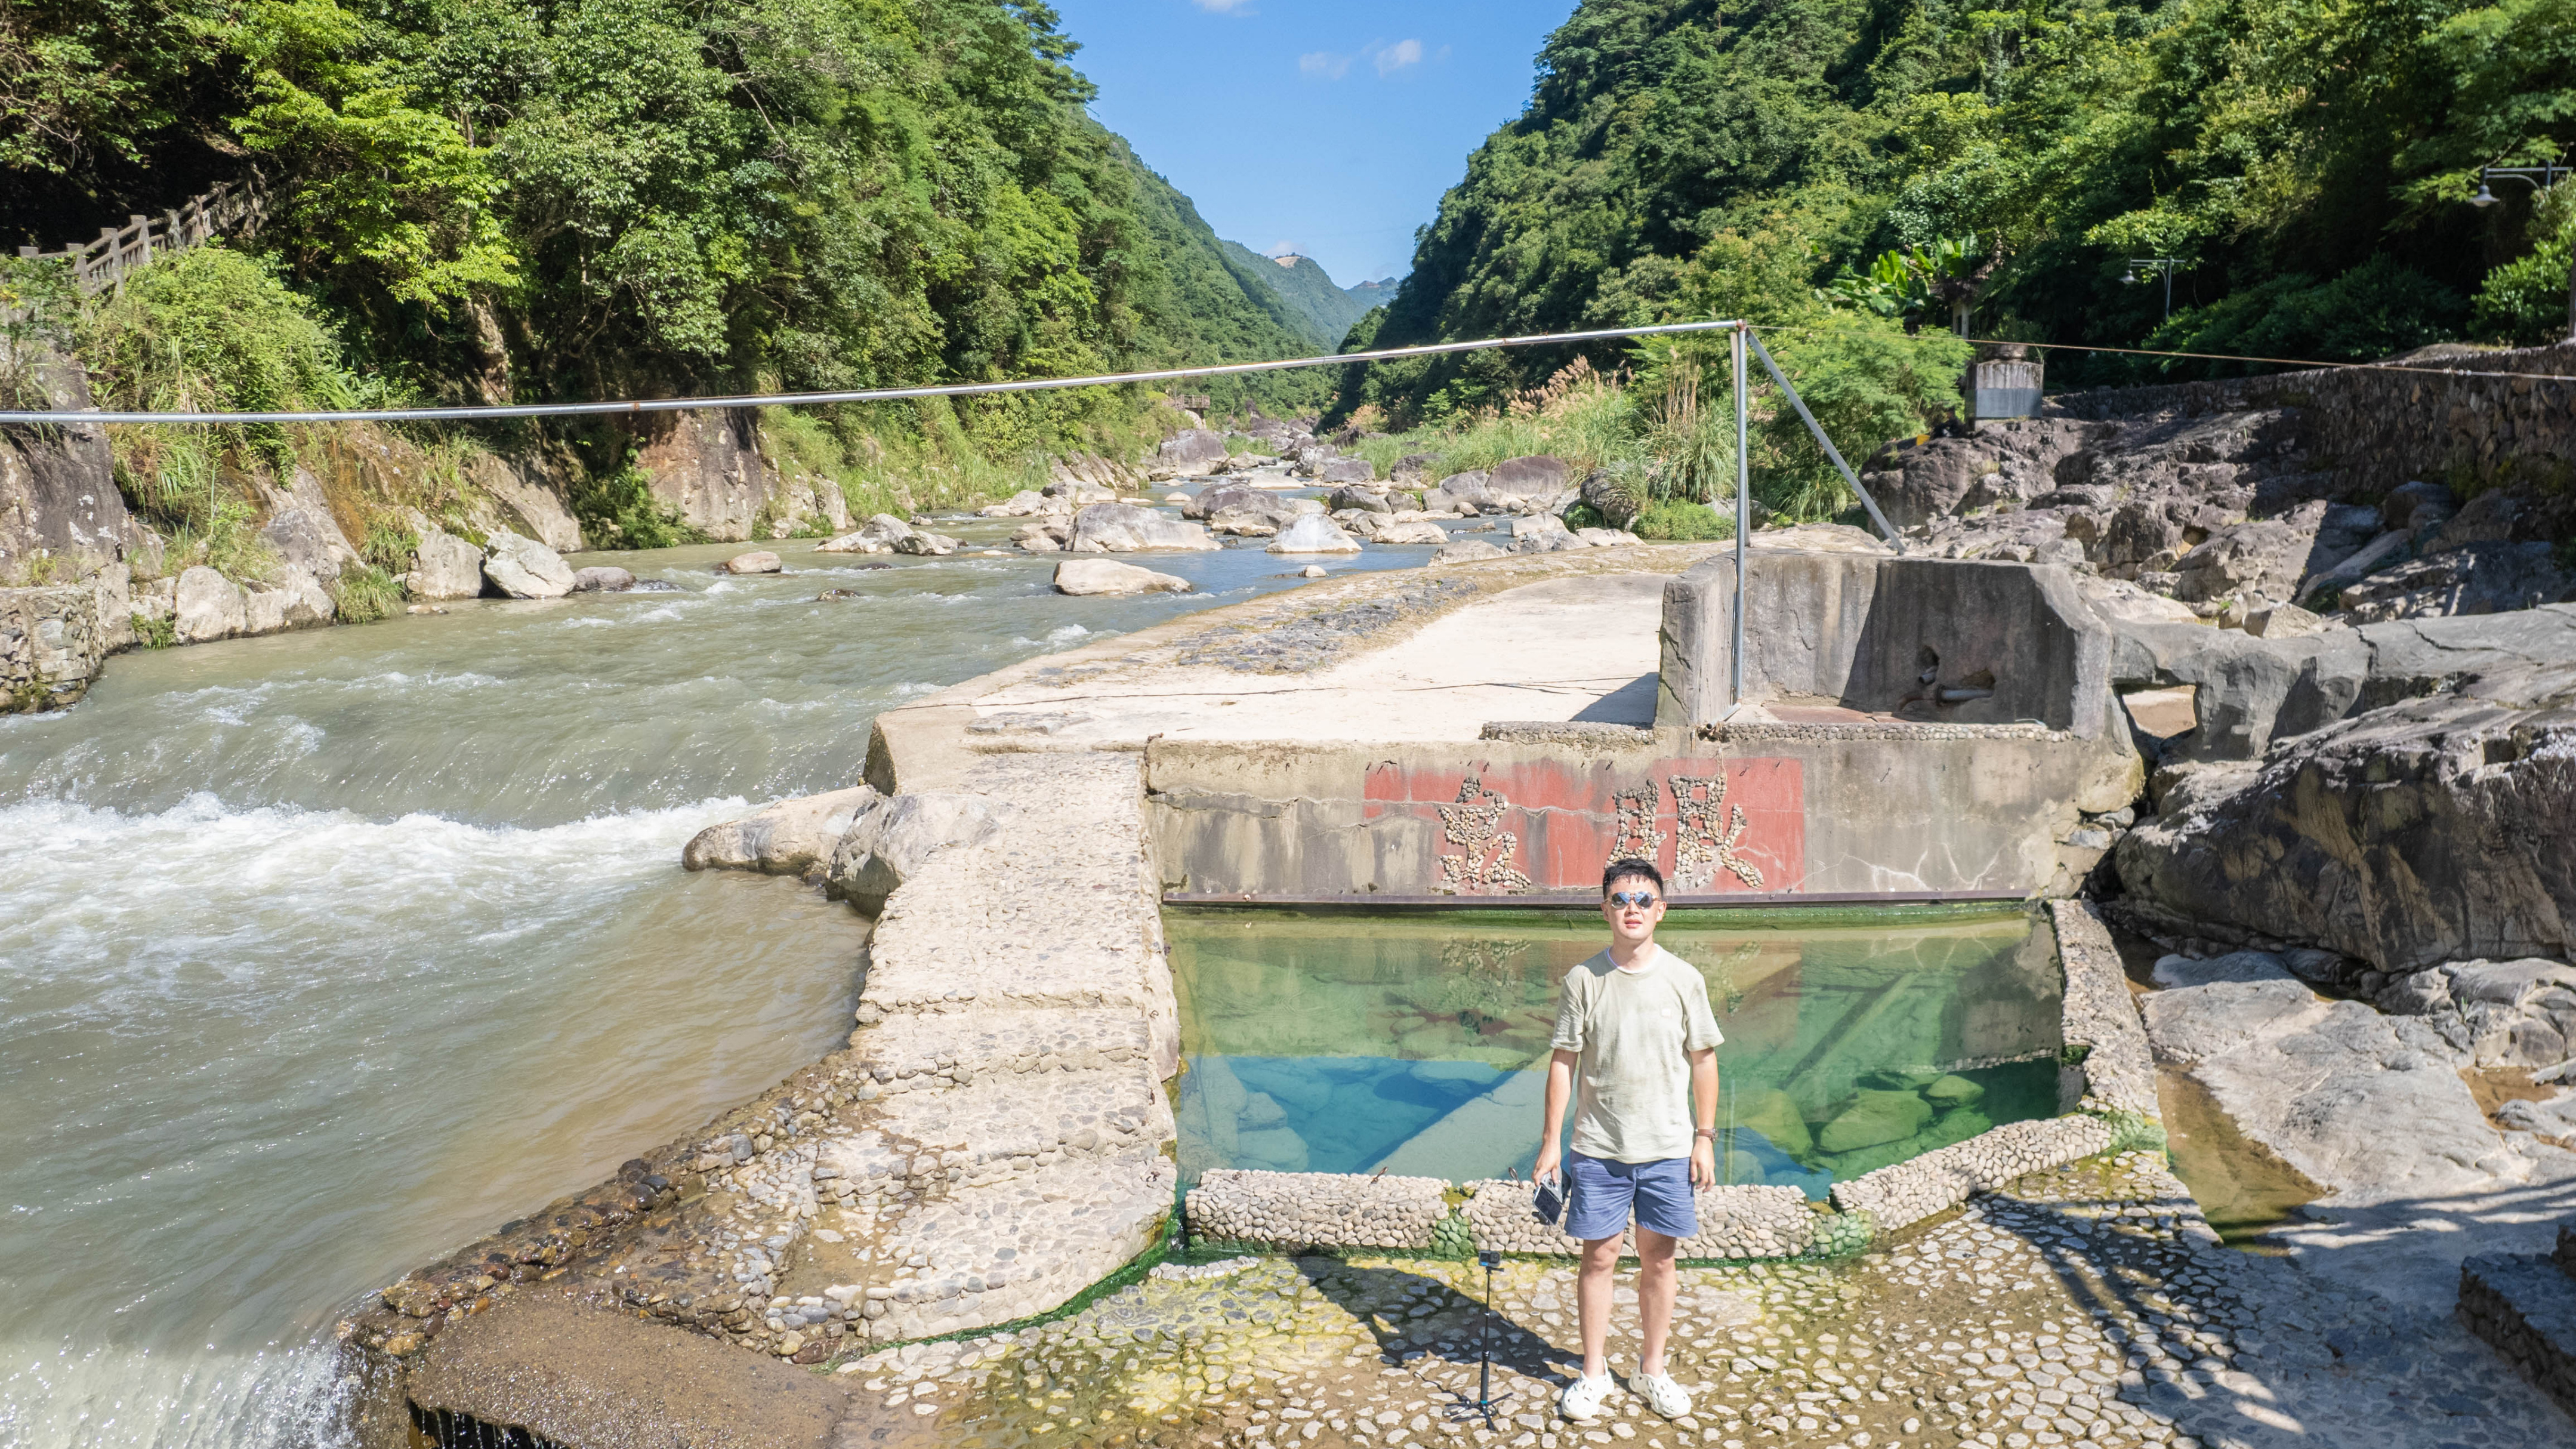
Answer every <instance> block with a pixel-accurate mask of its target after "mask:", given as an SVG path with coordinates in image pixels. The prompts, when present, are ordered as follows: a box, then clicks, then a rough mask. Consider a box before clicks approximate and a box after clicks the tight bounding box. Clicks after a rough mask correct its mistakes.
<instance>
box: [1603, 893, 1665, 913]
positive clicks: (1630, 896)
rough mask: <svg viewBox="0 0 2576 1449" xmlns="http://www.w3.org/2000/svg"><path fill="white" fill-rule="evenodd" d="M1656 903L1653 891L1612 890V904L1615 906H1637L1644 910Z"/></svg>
mask: <svg viewBox="0 0 2576 1449" xmlns="http://www.w3.org/2000/svg"><path fill="white" fill-rule="evenodd" d="M1654 903H1655V893H1654V892H1653V891H1612V892H1611V893H1610V904H1612V905H1614V906H1635V907H1636V908H1637V909H1638V910H1641V911H1642V910H1644V909H1645V908H1647V907H1648V906H1651V905H1653V904H1654Z"/></svg>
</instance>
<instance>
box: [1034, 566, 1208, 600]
mask: <svg viewBox="0 0 2576 1449" xmlns="http://www.w3.org/2000/svg"><path fill="white" fill-rule="evenodd" d="M1055 591H1056V592H1057V593H1059V594H1075V595H1089V594H1153V593H1170V594H1186V593H1188V592H1189V591H1190V581H1189V580H1187V579H1185V578H1181V577H1179V576H1177V575H1174V574H1158V573H1156V572H1154V571H1153V570H1152V569H1146V568H1138V567H1137V566H1136V565H1134V564H1125V563H1120V562H1118V561H1117V560H1115V559H1106V558H1069V559H1066V560H1065V561H1063V562H1062V563H1059V564H1057V565H1056V566H1055Z"/></svg>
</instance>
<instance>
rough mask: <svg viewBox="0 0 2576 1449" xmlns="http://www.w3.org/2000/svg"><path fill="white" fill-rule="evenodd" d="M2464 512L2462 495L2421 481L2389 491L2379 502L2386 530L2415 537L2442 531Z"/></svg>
mask: <svg viewBox="0 0 2576 1449" xmlns="http://www.w3.org/2000/svg"><path fill="white" fill-rule="evenodd" d="M2459 511H2460V495H2458V494H2457V493H2454V492H2452V491H2451V490H2450V489H2449V488H2446V487H2444V486H2443V485H2441V484H2439V483H2427V482H2424V481H2422V480H2421V479H2418V480H2416V481H2414V482H2411V483H2401V484H2399V485H2398V486H2396V487H2394V488H2391V489H2389V490H2388V496H2387V497H2385V498H2382V499H2381V500H2379V521H2380V526H2381V527H2383V528H2389V529H2394V530H2397V531H2399V532H2402V533H2413V532H2415V531H2416V530H2417V529H2418V528H2427V527H2429V528H2438V527H2440V526H2441V525H2442V523H2443V522H2444V521H2445V520H2447V519H2449V518H2450V517H2451V516H2452V515H2453V514H2456V513H2458V512H2459Z"/></svg>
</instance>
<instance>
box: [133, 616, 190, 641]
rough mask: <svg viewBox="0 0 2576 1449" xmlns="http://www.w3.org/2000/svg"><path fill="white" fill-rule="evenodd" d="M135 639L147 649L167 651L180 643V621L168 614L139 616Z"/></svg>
mask: <svg viewBox="0 0 2576 1449" xmlns="http://www.w3.org/2000/svg"><path fill="white" fill-rule="evenodd" d="M134 637H135V639H136V640H137V641H139V642H140V643H141V644H142V645H143V647H144V648H146V649H167V648H169V647H170V646H171V645H173V644H176V643H178V642H179V621H178V620H176V619H173V618H171V617H170V616H169V615H167V614H137V615H135V616H134Z"/></svg>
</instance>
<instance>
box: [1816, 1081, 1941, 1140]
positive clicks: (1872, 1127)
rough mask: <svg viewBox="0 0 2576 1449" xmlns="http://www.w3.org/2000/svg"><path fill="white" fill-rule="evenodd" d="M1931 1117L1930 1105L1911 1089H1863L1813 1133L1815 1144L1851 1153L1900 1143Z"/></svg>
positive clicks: (1920, 1128)
mask: <svg viewBox="0 0 2576 1449" xmlns="http://www.w3.org/2000/svg"><path fill="white" fill-rule="evenodd" d="M1931 1120H1932V1105H1931V1104H1930V1103H1928V1102H1926V1101H1924V1100H1923V1098H1922V1097H1920V1096H1919V1095H1917V1094H1915V1093H1913V1092H1871V1091H1864V1092H1860V1093H1857V1094H1855V1095H1854V1096H1853V1098H1852V1103H1851V1105H1850V1106H1848V1107H1845V1108H1844V1109H1843V1110H1842V1111H1841V1112H1839V1113H1837V1114H1835V1116H1834V1119H1833V1120H1832V1121H1830V1122H1827V1123H1826V1124H1825V1128H1824V1130H1823V1131H1821V1132H1819V1133H1817V1134H1816V1146H1817V1147H1818V1148H1819V1149H1820V1150H1822V1151H1826V1152H1853V1151H1857V1150H1858V1149H1860V1148H1863V1147H1876V1146H1878V1145H1879V1144H1881V1143H1885V1142H1901V1141H1903V1140H1904V1139H1906V1138H1908V1137H1911V1136H1913V1135H1914V1134H1915V1133H1917V1132H1920V1131H1922V1130H1923V1125H1924V1124H1925V1123H1927V1122H1929V1121H1931Z"/></svg>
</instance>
